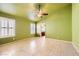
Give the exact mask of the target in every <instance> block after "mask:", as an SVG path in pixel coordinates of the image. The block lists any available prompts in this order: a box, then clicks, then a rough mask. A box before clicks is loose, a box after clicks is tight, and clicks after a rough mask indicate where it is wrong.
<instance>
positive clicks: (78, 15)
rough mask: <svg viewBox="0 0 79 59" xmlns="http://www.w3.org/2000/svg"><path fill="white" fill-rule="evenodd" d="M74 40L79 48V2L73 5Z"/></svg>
mask: <svg viewBox="0 0 79 59" xmlns="http://www.w3.org/2000/svg"><path fill="white" fill-rule="evenodd" d="M72 42H73V44H75V46H77V47H78V49H79V4H77V3H76V4H75V3H73V5H72Z"/></svg>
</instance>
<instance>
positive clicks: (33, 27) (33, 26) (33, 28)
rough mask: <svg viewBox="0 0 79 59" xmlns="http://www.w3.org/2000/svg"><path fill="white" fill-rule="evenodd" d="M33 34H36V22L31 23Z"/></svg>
mask: <svg viewBox="0 0 79 59" xmlns="http://www.w3.org/2000/svg"><path fill="white" fill-rule="evenodd" d="M30 27H31V34H35V23H31V25H30Z"/></svg>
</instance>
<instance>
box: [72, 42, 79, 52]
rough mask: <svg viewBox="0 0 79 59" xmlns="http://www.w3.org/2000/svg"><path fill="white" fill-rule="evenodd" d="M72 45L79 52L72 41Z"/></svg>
mask: <svg viewBox="0 0 79 59" xmlns="http://www.w3.org/2000/svg"><path fill="white" fill-rule="evenodd" d="M72 45H73V47H74V48H75V49H76V51H77V52H78V53H79V48H78V47H77V46H76V45H75V44H74V43H73V42H72Z"/></svg>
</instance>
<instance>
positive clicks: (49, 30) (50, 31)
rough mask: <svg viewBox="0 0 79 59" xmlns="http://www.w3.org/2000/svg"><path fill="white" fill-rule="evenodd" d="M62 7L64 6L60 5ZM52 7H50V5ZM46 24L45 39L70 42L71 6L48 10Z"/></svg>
mask: <svg viewBox="0 0 79 59" xmlns="http://www.w3.org/2000/svg"><path fill="white" fill-rule="evenodd" d="M62 5H64V4H62ZM51 6H52V5H51ZM48 13H49V14H48V16H47V19H45V22H46V37H48V38H53V39H59V40H65V41H71V40H72V5H71V4H69V5H67V6H64V7H63V8H59V9H57V10H55V11H52V8H50V9H49V10H48Z"/></svg>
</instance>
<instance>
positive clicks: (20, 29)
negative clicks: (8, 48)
mask: <svg viewBox="0 0 79 59" xmlns="http://www.w3.org/2000/svg"><path fill="white" fill-rule="evenodd" d="M0 16H1V17H8V18H14V19H15V21H16V36H15V37H14V39H15V40H20V39H24V38H27V37H30V36H31V34H30V23H31V21H29V20H28V19H27V18H22V17H19V16H14V15H11V14H7V13H4V12H0ZM15 40H13V38H12V37H10V38H0V44H3V43H7V42H11V41H15Z"/></svg>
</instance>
